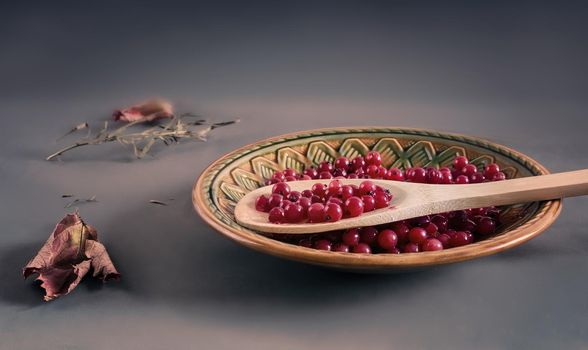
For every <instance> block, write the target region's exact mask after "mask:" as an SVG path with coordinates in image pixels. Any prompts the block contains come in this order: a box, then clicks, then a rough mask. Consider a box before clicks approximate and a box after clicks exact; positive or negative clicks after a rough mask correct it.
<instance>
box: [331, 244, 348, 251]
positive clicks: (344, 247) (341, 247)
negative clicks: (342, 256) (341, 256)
mask: <svg viewBox="0 0 588 350" xmlns="http://www.w3.org/2000/svg"><path fill="white" fill-rule="evenodd" d="M331 250H332V251H334V252H341V253H349V246H348V245H347V244H343V243H335V244H334V245H333V247H332V248H331Z"/></svg>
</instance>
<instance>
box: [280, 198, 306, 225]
mask: <svg viewBox="0 0 588 350" xmlns="http://www.w3.org/2000/svg"><path fill="white" fill-rule="evenodd" d="M284 219H285V221H286V222H288V223H291V224H295V223H298V222H301V221H302V220H303V219H304V211H303V208H302V206H301V205H300V204H298V203H290V204H288V205H287V206H286V207H285V208H284Z"/></svg>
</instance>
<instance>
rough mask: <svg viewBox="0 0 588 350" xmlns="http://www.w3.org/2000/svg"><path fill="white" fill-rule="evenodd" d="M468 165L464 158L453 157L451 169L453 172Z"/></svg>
mask: <svg viewBox="0 0 588 350" xmlns="http://www.w3.org/2000/svg"><path fill="white" fill-rule="evenodd" d="M468 164H469V161H468V159H467V158H466V157H464V156H458V157H455V159H453V169H455V170H460V169H462V168H463V167H465V166H466V165H468Z"/></svg>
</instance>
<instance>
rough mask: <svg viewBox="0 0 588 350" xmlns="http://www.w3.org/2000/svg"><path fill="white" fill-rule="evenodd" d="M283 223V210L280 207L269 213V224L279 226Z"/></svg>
mask: <svg viewBox="0 0 588 350" xmlns="http://www.w3.org/2000/svg"><path fill="white" fill-rule="evenodd" d="M284 221H285V218H284V209H282V208H280V207H275V208H272V209H271V210H270V211H269V222H271V223H273V224H281V223H283V222H284Z"/></svg>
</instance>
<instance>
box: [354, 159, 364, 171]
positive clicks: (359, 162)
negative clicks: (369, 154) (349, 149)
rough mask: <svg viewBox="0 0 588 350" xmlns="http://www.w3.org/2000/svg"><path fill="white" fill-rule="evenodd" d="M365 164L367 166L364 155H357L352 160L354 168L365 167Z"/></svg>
mask: <svg viewBox="0 0 588 350" xmlns="http://www.w3.org/2000/svg"><path fill="white" fill-rule="evenodd" d="M364 166H365V159H364V158H363V157H362V156H358V157H355V158H353V160H352V161H351V168H352V169H353V170H359V169H363V167H364Z"/></svg>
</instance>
